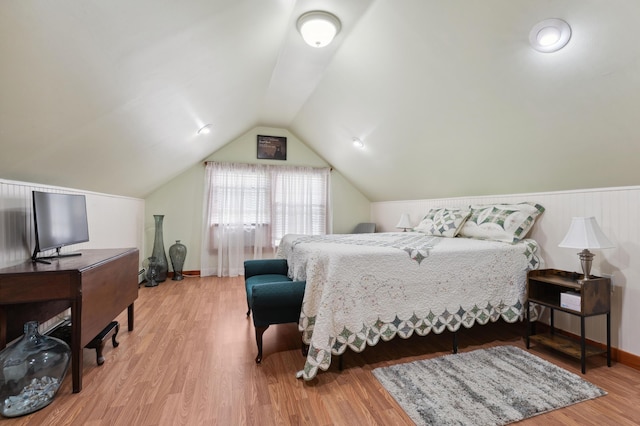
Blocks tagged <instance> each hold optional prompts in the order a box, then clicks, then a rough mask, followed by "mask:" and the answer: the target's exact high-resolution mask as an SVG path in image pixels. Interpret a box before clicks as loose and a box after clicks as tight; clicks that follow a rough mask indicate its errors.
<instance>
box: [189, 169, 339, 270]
mask: <svg viewBox="0 0 640 426" xmlns="http://www.w3.org/2000/svg"><path fill="white" fill-rule="evenodd" d="M329 178H330V170H329V169H328V168H326V169H317V168H312V167H290V166H269V165H256V164H253V165H251V164H234V163H215V162H208V163H207V164H206V172H205V194H204V209H203V210H204V211H203V216H204V220H203V223H204V235H203V239H202V257H201V262H200V263H201V265H200V272H201V275H202V276H208V275H217V276H238V275H242V274H244V265H243V262H244V260H245V259H251V258H253V259H260V258H262V256H263V250H264V249H275V247H276V246H277V245H278V244H279V242H280V239H281V238H282V237H283V236H284V235H285V234H287V233H296V234H314V235H319V234H326V233H327V230H328V229H331V214H330V212H331V209H330V205H329V200H330V192H329V188H330V180H329Z"/></svg>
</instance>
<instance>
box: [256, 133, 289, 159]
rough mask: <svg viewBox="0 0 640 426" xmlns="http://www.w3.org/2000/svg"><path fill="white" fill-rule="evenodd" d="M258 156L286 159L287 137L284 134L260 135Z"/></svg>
mask: <svg viewBox="0 0 640 426" xmlns="http://www.w3.org/2000/svg"><path fill="white" fill-rule="evenodd" d="M258 158H261V159H267V160H286V159H287V138H286V137H284V136H264V135H258Z"/></svg>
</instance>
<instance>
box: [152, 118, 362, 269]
mask: <svg viewBox="0 0 640 426" xmlns="http://www.w3.org/2000/svg"><path fill="white" fill-rule="evenodd" d="M257 135H269V136H286V138H287V160H286V161H281V160H258V159H257V158H256V156H257V155H256V153H257ZM204 161H225V162H238V163H265V164H276V165H295V166H312V167H328V166H329V164H328V163H327V162H326V161H325V160H324V159H322V158H321V157H319V156H318V155H317V154H316V153H315V152H313V151H312V150H310V149H309V148H308V147H307V145H306V144H305V143H304V142H302V141H301V140H299V139H298V138H297V137H296V136H295V135H293V134H291V133H290V132H289V131H287V130H284V129H277V128H270V127H256V128H254V129H252V130H250V131H248V132H247V133H245V134H243V135H242V136H240V137H239V138H237V139H235V140H233V141H231V142H229V143H228V144H227V145H225V146H223V147H222V148H220V149H219V150H218V151H216V152H214V153H213V154H211V155H210V156H209V157H207V158H206V160H204ZM204 161H203V162H202V163H198V164H195V165H194V166H193V167H191V168H189V169H188V170H187V171H185V172H184V173H182V174H181V175H179V176H177V177H176V178H174V179H173V180H171V181H169V182H167V183H166V184H165V185H163V186H161V187H160V188H158V189H157V190H156V191H154V192H153V193H151V194H150V195H149V196H148V197H147V198H146V199H145V211H146V217H145V242H146V244H145V246H146V248H147V249H146V250H147V252H148V253H145V254H144V255H145V257H148V256H150V255H151V250H152V248H153V238H154V221H153V215H154V214H163V215H164V216H165V217H164V221H163V222H164V224H163V233H164V244H165V250H166V251H167V256H169V254H168V251H169V247H170V246H171V244H173V243H175V241H176V240H180V241H181V242H182V243H183V244H184V245H186V246H187V259H186V261H185V265H184V270H185V271H194V270H200V246H201V244H202V238H201V234H202V202H203V201H202V200H203V194H204ZM331 196H332V210H333V232H334V233H347V232H350V231H351V230H352V229H353V227H354V226H355V225H356V224H357V223H359V222H367V221H369V220H370V215H371V203H370V201H369V200H368V199H367V198H366V197H365V196H364V195H362V193H360V191H358V190H357V189H356V188H355V187H354V186H353V185H351V183H349V182H348V181H347V180H346V179H345V178H344V176H342V175H341V174H340V173H339V172H338V171H336V170H334V171H333V172H332V173H331ZM169 264H170V265H169V270H172V268H171V261H169Z"/></svg>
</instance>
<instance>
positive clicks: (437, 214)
mask: <svg viewBox="0 0 640 426" xmlns="http://www.w3.org/2000/svg"><path fill="white" fill-rule="evenodd" d="M470 214H471V210H468V209H447V208H440V209H431V210H430V211H429V213H427V215H426V216H425V217H424V218H423V219H422V221H421V222H420V223H419V224H418V226H416V227H415V228H413V230H414V231H417V232H422V233H425V234H427V235H434V236H437V237H450V238H453V237H455V236H456V235H457V234H458V232H459V231H460V228H462V225H463V224H464V222H465V220H467V218H468V217H469V215H470Z"/></svg>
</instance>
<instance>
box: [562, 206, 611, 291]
mask: <svg viewBox="0 0 640 426" xmlns="http://www.w3.org/2000/svg"><path fill="white" fill-rule="evenodd" d="M558 247H565V248H576V249H582V251H581V252H580V253H578V256H579V257H580V263H581V265H582V273H583V274H584V279H585V280H588V279H589V277H590V276H591V275H590V274H591V262H592V260H593V256H594V254H593V253H591V252H590V251H589V249H604V248H612V247H614V245H613V243H612V242H611V241H610V240H609V239H608V238H607V236H606V235H604V233H603V232H602V230H601V229H600V227H599V226H598V222H596V218H595V217H574V218H572V219H571V225H570V226H569V231H568V232H567V235H565V236H564V239H563V240H562V242H560V244H558Z"/></svg>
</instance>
